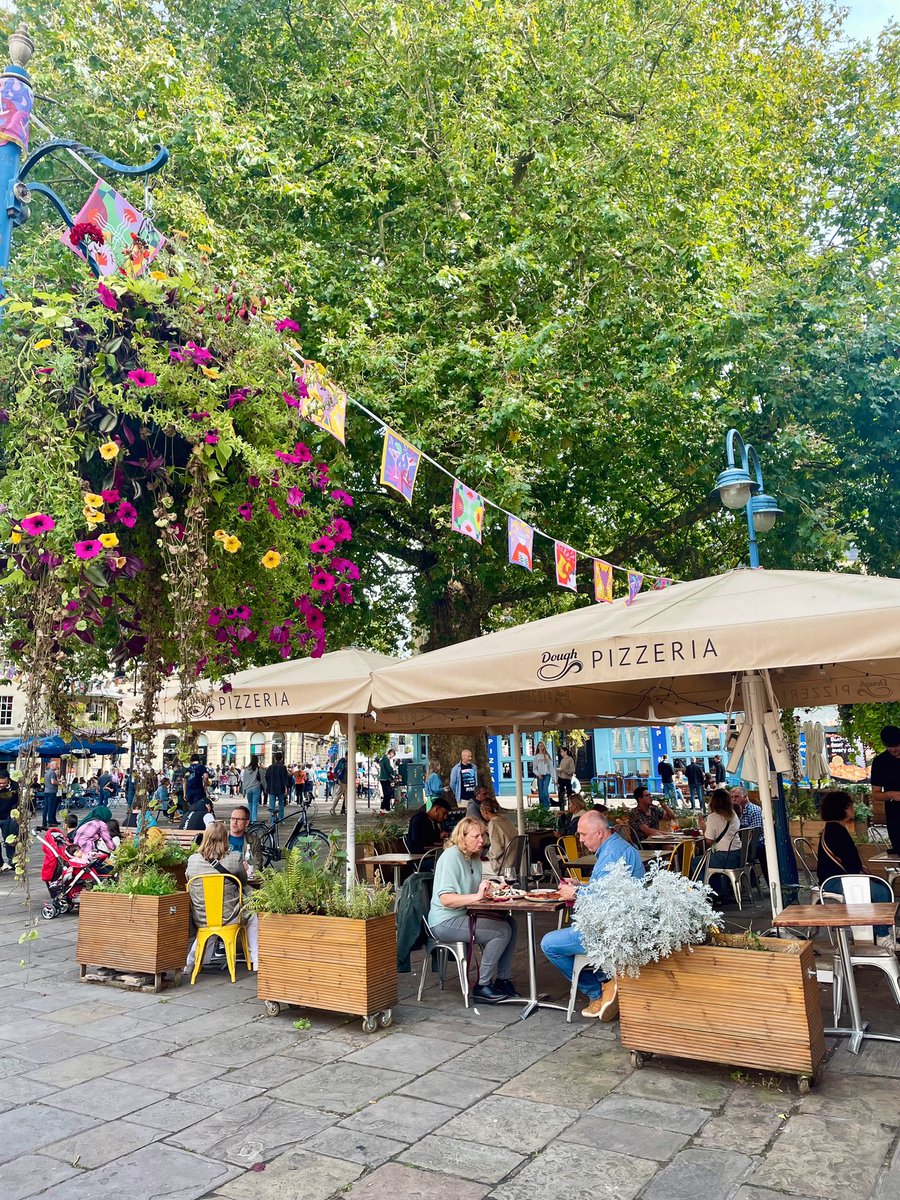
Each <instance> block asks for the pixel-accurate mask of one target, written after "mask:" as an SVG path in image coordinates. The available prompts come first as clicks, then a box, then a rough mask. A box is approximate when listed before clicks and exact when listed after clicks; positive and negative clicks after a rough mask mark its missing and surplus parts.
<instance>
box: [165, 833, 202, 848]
mask: <svg viewBox="0 0 900 1200" xmlns="http://www.w3.org/2000/svg"><path fill="white" fill-rule="evenodd" d="M165 834H166V841H167V842H173V843H174V844H175V845H176V846H181V847H182V848H183V849H185V850H190V849H191V847H192V846H193V845H194V843H195V842H196V841H197V839H198V838H200V837H202V836H203V830H202V829H167V830H166V831H165Z"/></svg>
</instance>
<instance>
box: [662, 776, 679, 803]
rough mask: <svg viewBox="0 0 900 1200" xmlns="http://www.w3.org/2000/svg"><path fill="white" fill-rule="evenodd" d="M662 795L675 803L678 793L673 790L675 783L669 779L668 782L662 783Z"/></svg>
mask: <svg viewBox="0 0 900 1200" xmlns="http://www.w3.org/2000/svg"><path fill="white" fill-rule="evenodd" d="M663 795H664V796H665V798H666V799H667V800H671V801H673V802H674V803H675V804H677V803H678V795H677V793H676V791H675V784H674V783H672V781H671V780H670V781H669V782H668V783H664V784H663Z"/></svg>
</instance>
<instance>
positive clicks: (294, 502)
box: [287, 487, 303, 508]
mask: <svg viewBox="0 0 900 1200" xmlns="http://www.w3.org/2000/svg"><path fill="white" fill-rule="evenodd" d="M287 502H288V506H289V507H290V508H299V507H300V505H301V504H302V503H303V493H302V492H301V491H300V489H299V488H298V487H292V488H288V493H287Z"/></svg>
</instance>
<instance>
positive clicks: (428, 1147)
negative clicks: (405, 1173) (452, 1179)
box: [400, 1133, 524, 1183]
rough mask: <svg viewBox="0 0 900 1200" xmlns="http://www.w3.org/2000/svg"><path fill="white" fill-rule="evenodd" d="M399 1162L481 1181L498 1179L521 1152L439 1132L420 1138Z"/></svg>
mask: <svg viewBox="0 0 900 1200" xmlns="http://www.w3.org/2000/svg"><path fill="white" fill-rule="evenodd" d="M400 1162H405V1163H409V1164H410V1165H411V1166H413V1167H424V1168H426V1169H427V1170H431V1171H442V1172H443V1173H444V1174H445V1175H457V1176H459V1177H461V1178H462V1179H474V1180H477V1181H479V1182H481V1183H499V1182H500V1180H501V1179H505V1178H506V1176H507V1175H509V1173H510V1172H511V1171H514V1170H515V1169H516V1167H518V1166H519V1164H520V1163H522V1162H524V1158H523V1157H522V1155H521V1154H515V1153H513V1151H512V1150H503V1149H501V1148H500V1147H499V1146H479V1145H478V1144H477V1143H475V1142H463V1141H458V1140H457V1139H456V1138H452V1137H447V1136H446V1135H445V1134H443V1133H439V1134H436V1135H432V1136H430V1137H425V1138H423V1139H422V1140H421V1141H420V1142H418V1143H417V1144H416V1145H414V1146H410V1148H409V1149H408V1150H406V1151H404V1152H403V1154H401V1155H400Z"/></svg>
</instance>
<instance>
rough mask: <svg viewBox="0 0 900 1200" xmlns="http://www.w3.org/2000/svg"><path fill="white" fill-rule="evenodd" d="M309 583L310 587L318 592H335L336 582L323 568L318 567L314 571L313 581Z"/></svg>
mask: <svg viewBox="0 0 900 1200" xmlns="http://www.w3.org/2000/svg"><path fill="white" fill-rule="evenodd" d="M309 582H310V587H312V588H313V589H314V590H315V591H317V592H330V591H332V590H333V588H334V585H335V582H336V580H335V578H334V576H333V575H330V574H329V573H328V572H327V571H326V570H324V569H323V568H322V567H318V568H317V569H316V570H315V571H313V574H312V579H311V580H310V581H309Z"/></svg>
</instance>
